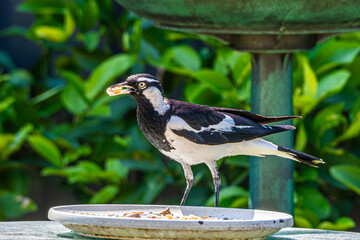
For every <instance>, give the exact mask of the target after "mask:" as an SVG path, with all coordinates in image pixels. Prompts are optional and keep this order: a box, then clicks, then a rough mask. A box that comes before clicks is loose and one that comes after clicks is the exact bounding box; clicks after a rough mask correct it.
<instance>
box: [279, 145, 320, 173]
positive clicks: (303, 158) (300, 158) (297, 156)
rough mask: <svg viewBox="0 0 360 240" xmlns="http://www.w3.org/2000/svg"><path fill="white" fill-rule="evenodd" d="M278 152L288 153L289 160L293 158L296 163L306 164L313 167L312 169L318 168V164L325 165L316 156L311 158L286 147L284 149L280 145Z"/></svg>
mask: <svg viewBox="0 0 360 240" xmlns="http://www.w3.org/2000/svg"><path fill="white" fill-rule="evenodd" d="M277 150H278V151H280V152H283V153H286V155H288V156H286V157H287V158H291V159H293V160H295V161H298V162H301V163H304V164H306V165H309V166H312V167H316V168H317V167H318V166H317V164H319V163H325V162H324V161H323V160H322V159H321V158H317V157H314V156H311V155H309V154H306V153H303V152H300V151H297V150H294V149H291V148H286V147H282V146H279V145H278V149H277ZM284 157H285V156H284Z"/></svg>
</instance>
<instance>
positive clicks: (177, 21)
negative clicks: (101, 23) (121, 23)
mask: <svg viewBox="0 0 360 240" xmlns="http://www.w3.org/2000/svg"><path fill="white" fill-rule="evenodd" d="M117 2H119V3H120V4H121V5H122V6H124V7H125V8H126V9H128V10H130V11H133V12H135V13H137V14H138V15H140V16H143V17H145V18H148V19H150V20H152V21H153V22H154V23H155V24H157V25H159V26H161V27H166V28H171V29H174V30H180V31H187V32H194V33H203V34H210V35H216V36H217V37H219V38H222V39H224V40H225V41H227V42H228V43H229V44H230V45H233V46H234V47H235V48H236V49H239V50H247V51H249V50H251V51H253V52H254V51H265V50H266V51H267V52H269V51H272V52H274V51H276V52H285V51H289V50H304V49H308V48H311V47H313V46H314V45H315V44H316V41H317V40H318V39H319V38H321V37H323V36H321V35H320V34H326V35H328V34H336V33H341V32H348V31H354V29H360V7H359V6H360V1H352V0H340V1H339V0H323V1H314V0H299V1H292V0H273V1H263V0H252V1H249V0H131V1H129V0H117ZM264 36H266V37H264Z"/></svg>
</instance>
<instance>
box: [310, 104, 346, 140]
mask: <svg viewBox="0 0 360 240" xmlns="http://www.w3.org/2000/svg"><path fill="white" fill-rule="evenodd" d="M343 108H344V104H343V103H337V104H332V105H329V106H327V107H325V108H323V109H322V110H321V111H319V112H318V113H317V114H316V116H315V118H314V120H313V123H312V130H313V132H314V133H315V134H316V136H318V137H317V138H316V139H315V143H316V145H317V146H318V147H320V143H321V137H322V136H323V135H324V134H325V132H326V131H327V130H329V129H332V128H335V127H337V126H339V125H340V124H341V123H343V124H346V119H345V118H344V116H343V115H342V114H341V111H342V110H343Z"/></svg>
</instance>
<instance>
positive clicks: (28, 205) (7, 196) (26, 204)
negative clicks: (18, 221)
mask: <svg viewBox="0 0 360 240" xmlns="http://www.w3.org/2000/svg"><path fill="white" fill-rule="evenodd" d="M36 210H37V206H36V204H35V203H34V201H33V200H32V199H30V198H28V197H25V196H22V195H20V194H18V193H14V192H5V193H2V194H1V195H0V212H3V214H4V215H5V217H6V218H18V217H20V216H21V215H24V214H25V213H29V212H34V211H36Z"/></svg>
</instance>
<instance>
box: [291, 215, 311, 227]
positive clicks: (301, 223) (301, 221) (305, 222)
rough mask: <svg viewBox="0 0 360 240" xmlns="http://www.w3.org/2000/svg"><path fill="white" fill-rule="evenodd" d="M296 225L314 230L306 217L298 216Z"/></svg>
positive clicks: (295, 218) (295, 221)
mask: <svg viewBox="0 0 360 240" xmlns="http://www.w3.org/2000/svg"><path fill="white" fill-rule="evenodd" d="M294 225H295V227H300V228H313V226H312V225H311V223H310V221H309V220H307V219H306V218H304V217H301V216H296V215H295V217H294Z"/></svg>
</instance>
